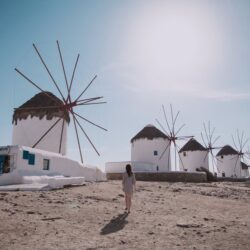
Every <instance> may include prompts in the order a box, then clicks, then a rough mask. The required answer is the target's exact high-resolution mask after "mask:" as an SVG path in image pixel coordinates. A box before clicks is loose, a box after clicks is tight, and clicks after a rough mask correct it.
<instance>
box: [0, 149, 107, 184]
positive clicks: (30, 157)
mask: <svg viewBox="0 0 250 250" xmlns="http://www.w3.org/2000/svg"><path fill="white" fill-rule="evenodd" d="M104 179H105V175H104V174H103V173H102V172H101V171H100V170H99V169H98V168H93V167H85V166H83V165H82V164H80V163H79V162H77V161H74V160H72V159H69V158H67V157H66V156H62V155H61V154H58V153H53V152H48V151H44V150H41V149H35V148H30V147H25V146H4V147H0V185H10V184H24V183H25V184H27V183H33V182H36V183H37V182H38V183H41V182H42V183H44V181H45V182H46V181H50V182H51V183H50V184H53V185H57V183H58V182H59V184H60V185H62V186H63V185H69V184H82V183H83V182H84V181H100V180H104ZM55 182H57V183H55ZM57 187H58V185H57Z"/></svg>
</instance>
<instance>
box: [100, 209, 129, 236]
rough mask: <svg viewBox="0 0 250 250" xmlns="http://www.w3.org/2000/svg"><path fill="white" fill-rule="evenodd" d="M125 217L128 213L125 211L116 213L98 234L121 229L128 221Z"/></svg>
mask: <svg viewBox="0 0 250 250" xmlns="http://www.w3.org/2000/svg"><path fill="white" fill-rule="evenodd" d="M127 217H128V213H126V212H125V213H123V214H118V216H117V217H116V218H113V219H112V220H110V222H109V223H108V224H107V225H105V226H104V227H103V228H102V229H101V232H100V234H101V235H106V234H111V233H115V232H117V231H120V230H122V229H123V228H124V227H125V225H126V224H127V223H128V221H127V220H126V218H127Z"/></svg>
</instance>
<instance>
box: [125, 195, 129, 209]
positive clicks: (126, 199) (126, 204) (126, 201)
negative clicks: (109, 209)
mask: <svg viewBox="0 0 250 250" xmlns="http://www.w3.org/2000/svg"><path fill="white" fill-rule="evenodd" d="M125 206H126V208H125V209H128V196H127V194H125Z"/></svg>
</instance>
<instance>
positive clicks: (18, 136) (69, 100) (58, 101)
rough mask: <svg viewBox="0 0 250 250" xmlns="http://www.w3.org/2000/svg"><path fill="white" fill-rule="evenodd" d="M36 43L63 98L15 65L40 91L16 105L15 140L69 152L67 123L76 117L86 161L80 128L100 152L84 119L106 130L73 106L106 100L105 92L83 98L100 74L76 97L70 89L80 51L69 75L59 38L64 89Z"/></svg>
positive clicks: (45, 65) (16, 142) (23, 143)
mask: <svg viewBox="0 0 250 250" xmlns="http://www.w3.org/2000/svg"><path fill="white" fill-rule="evenodd" d="M33 47H34V49H35V51H36V53H37V55H38V57H39V59H40V61H41V63H42V65H43V66H44V68H45V70H46V71H47V73H48V75H49V77H50V79H51V81H52V83H53V84H54V86H55V87H56V89H57V91H58V94H59V96H60V98H58V97H57V96H56V95H55V94H52V93H50V92H48V91H45V90H43V88H42V87H40V86H39V85H38V84H37V83H35V82H34V81H33V80H31V79H30V78H29V77H28V76H27V75H26V74H24V73H22V72H21V71H20V70H19V69H17V68H15V70H16V72H18V73H19V74H20V75H21V76H22V77H23V78H24V79H25V80H26V81H27V82H29V83H30V84H32V85H33V86H34V87H35V88H36V89H38V90H39V91H40V92H39V93H38V94H37V95H35V96H34V97H33V98H31V99H30V100H28V101H27V102H26V103H24V104H23V105H21V106H20V107H19V108H16V109H15V111H14V115H13V124H14V126H13V138H12V142H13V144H18V145H22V146H23V145H25V146H29V147H33V148H40V149H44V150H47V151H52V152H57V153H60V154H66V142H67V140H66V139H67V125H68V124H69V122H70V121H73V124H74V129H75V134H76V139H77V144H78V149H79V154H80V158H81V162H82V163H83V155H82V150H81V144H80V139H79V130H80V131H82V133H83V135H84V136H85V138H86V139H87V141H88V142H89V143H90V144H91V146H92V147H93V149H94V150H95V152H96V153H97V154H98V155H100V154H99V152H98V151H97V149H96V147H95V146H94V144H93V142H92V140H91V139H90V138H89V136H88V135H87V133H86V131H85V129H84V128H83V125H82V123H81V122H83V121H84V122H87V123H89V124H91V125H93V126H95V127H98V128H100V129H102V130H105V131H107V130H106V129H105V128H103V127H102V126H100V125H98V124H96V123H94V122H92V121H90V120H89V119H87V118H86V117H83V116H82V115H81V114H80V113H78V112H76V111H75V109H74V108H75V107H84V106H86V105H96V104H103V103H105V102H101V101H99V100H100V99H102V98H103V97H102V96H98V97H92V98H82V96H83V95H84V93H85V92H86V91H87V90H88V88H89V87H90V86H91V84H92V83H93V82H94V80H95V79H96V77H97V76H96V75H95V76H94V77H93V79H92V80H91V81H90V82H89V83H88V84H87V86H86V87H85V89H84V90H83V91H82V92H81V93H79V95H78V96H77V97H74V98H73V96H71V90H72V86H73V81H74V76H75V70H76V67H77V64H78V61H79V57H80V54H78V55H77V58H76V61H75V65H74V69H73V72H72V75H71V77H70V78H68V76H67V74H66V70H65V67H64V61H63V56H62V52H61V49H60V45H59V42H58V41H57V49H58V53H59V58H60V63H61V66H62V70H63V74H64V79H65V85H66V91H63V90H62V89H61V88H60V87H59V84H58V83H57V82H56V81H55V79H54V77H53V76H52V73H51V72H50V70H49V68H48V66H47V64H46V62H45V60H44V58H43V57H42V55H41V53H40V52H39V50H38V48H37V47H36V45H35V44H33ZM69 79H70V80H69ZM63 92H66V94H63Z"/></svg>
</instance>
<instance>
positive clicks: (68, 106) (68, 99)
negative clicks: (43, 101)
mask: <svg viewBox="0 0 250 250" xmlns="http://www.w3.org/2000/svg"><path fill="white" fill-rule="evenodd" d="M56 43H57V49H58V52H59V57H60V63H61V65H62V70H63V74H64V80H65V84H66V88H67V94H66V96H64V95H63V91H62V90H61V89H60V87H59V84H58V83H57V82H56V81H55V79H54V77H53V76H52V74H51V72H50V70H49V68H48V66H47V64H46V63H45V60H44V59H43V57H42V55H41V53H40V52H39V50H38V48H37V47H36V45H35V44H33V47H34V49H35V51H36V53H37V55H38V57H39V58H40V61H41V63H42V64H43V66H44V67H45V69H46V71H47V73H48V74H49V76H50V78H51V80H52V82H53V84H54V85H55V87H56V89H57V91H58V93H59V94H60V96H61V98H62V102H63V104H62V105H61V106H59V107H57V106H53V107H46V106H44V107H29V108H28V109H31V110H33V109H43V110H44V109H50V108H60V109H62V111H64V113H65V114H69V115H71V116H72V118H73V122H74V129H75V134H76V138H77V144H78V149H79V154H80V157H81V162H82V163H83V156H82V150H81V145H80V139H79V134H78V129H80V130H81V131H82V132H83V134H84V136H85V137H86V139H87V140H88V142H89V143H90V144H91V146H92V148H93V149H94V150H95V152H96V153H97V154H98V155H100V154H99V152H98V150H97V149H96V147H95V145H94V144H93V142H92V141H91V139H90V138H89V136H88V135H87V133H86V132H85V130H84V128H83V126H82V124H81V123H80V121H85V122H87V123H89V124H91V125H93V126H95V127H98V128H100V129H102V130H105V131H107V129H105V128H103V127H102V126H100V125H98V124H96V123H94V122H92V121H90V120H88V119H87V118H85V117H83V116H82V115H80V114H79V113H76V112H75V110H74V108H75V107H80V106H86V105H96V104H103V103H106V102H102V101H99V100H100V99H102V98H103V97H102V96H97V97H92V98H83V99H81V97H82V96H83V94H84V93H85V92H86V91H87V89H88V88H89V87H90V85H91V84H92V83H93V82H94V80H95V79H96V77H97V75H95V76H94V77H93V78H92V80H91V81H90V82H89V83H88V84H87V86H86V87H85V89H84V90H83V91H82V92H81V93H80V94H79V95H78V97H77V98H73V97H72V96H71V89H72V84H73V80H74V75H75V70H76V67H77V64H78V61H79V57H80V54H78V55H77V58H76V62H75V65H74V69H73V72H72V76H71V78H70V82H69V81H68V79H69V78H68V77H67V74H66V70H65V66H64V61H63V56H62V52H61V48H60V44H59V42H58V41H56ZM15 71H16V72H17V73H19V74H20V75H21V76H22V77H23V78H25V79H26V80H27V81H28V82H29V83H31V84H32V85H33V86H34V87H36V88H37V89H39V90H40V91H41V92H42V93H43V94H45V95H47V96H48V97H49V98H51V99H52V100H53V101H54V100H55V97H54V96H53V95H49V94H48V93H47V92H46V91H44V90H43V89H42V88H41V87H39V85H38V84H36V83H35V82H34V81H32V80H31V79H30V78H29V77H27V76H26V75H25V74H24V73H22V72H21V71H20V70H18V69H17V68H15ZM17 110H18V109H17ZM79 118H80V119H79ZM61 119H63V118H62V117H61V118H59V119H58V120H56V122H55V123H54V124H53V125H52V126H51V127H50V128H49V129H47V130H46V131H45V132H44V133H43V135H42V136H41V137H40V138H39V139H38V140H37V142H36V143H35V144H34V145H33V147H36V146H37V145H38V144H39V143H40V142H41V141H42V140H43V139H44V138H45V137H46V136H47V135H48V133H49V132H50V131H51V130H52V129H54V127H55V126H56V124H57V123H58V122H59V121H60V120H61ZM64 122H65V120H64V119H63V122H62V127H61V135H60V141H59V145H58V152H59V153H61V145H62V137H63V136H62V135H63V131H64Z"/></svg>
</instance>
